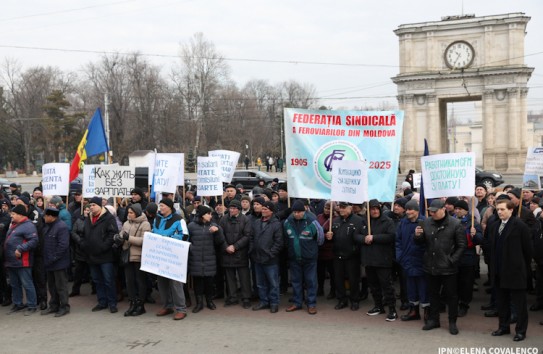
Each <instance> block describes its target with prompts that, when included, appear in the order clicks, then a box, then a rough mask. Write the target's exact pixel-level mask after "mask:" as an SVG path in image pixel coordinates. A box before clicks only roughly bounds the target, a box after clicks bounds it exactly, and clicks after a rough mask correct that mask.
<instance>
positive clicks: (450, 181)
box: [420, 152, 475, 199]
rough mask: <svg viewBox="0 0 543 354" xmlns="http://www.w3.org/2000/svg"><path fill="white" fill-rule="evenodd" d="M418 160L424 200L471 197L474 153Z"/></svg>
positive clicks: (431, 156) (473, 181) (473, 179)
mask: <svg viewBox="0 0 543 354" xmlns="http://www.w3.org/2000/svg"><path fill="white" fill-rule="evenodd" d="M420 160H421V167H422V179H423V184H424V195H425V197H426V198H429V199H431V198H440V197H456V196H460V195H473V190H474V188H475V153H473V152H467V153H456V154H439V155H428V156H423V157H422V158H421V159H420Z"/></svg>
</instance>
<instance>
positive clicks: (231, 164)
mask: <svg viewBox="0 0 543 354" xmlns="http://www.w3.org/2000/svg"><path fill="white" fill-rule="evenodd" d="M208 155H209V156H210V157H218V158H220V161H221V178H222V182H225V183H230V182H231V181H232V177H234V171H235V170H236V165H237V164H238V161H239V155H240V153H239V152H235V151H229V150H214V151H209V152H208Z"/></svg>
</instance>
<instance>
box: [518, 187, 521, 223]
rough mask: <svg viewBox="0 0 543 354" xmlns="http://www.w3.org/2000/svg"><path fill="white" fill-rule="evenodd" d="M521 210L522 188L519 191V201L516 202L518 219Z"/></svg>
mask: <svg viewBox="0 0 543 354" xmlns="http://www.w3.org/2000/svg"><path fill="white" fill-rule="evenodd" d="M521 210H522V188H521V189H520V199H519V201H518V217H520V211H521Z"/></svg>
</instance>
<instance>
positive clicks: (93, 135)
mask: <svg viewBox="0 0 543 354" xmlns="http://www.w3.org/2000/svg"><path fill="white" fill-rule="evenodd" d="M107 151H109V148H108V145H107V139H106V132H105V130H104V124H103V123H102V113H101V112H100V108H97V109H96V111H95V112H94V115H93V116H92V119H91V121H90V123H89V127H88V128H87V130H86V131H85V134H83V139H81V142H80V143H79V146H78V147H77V151H76V152H75V156H74V159H73V161H72V164H71V166H70V182H71V181H73V180H74V179H75V178H76V177H77V175H78V174H79V169H80V168H81V163H82V162H83V161H85V160H86V159H87V157H90V156H94V155H98V154H101V153H104V152H107Z"/></svg>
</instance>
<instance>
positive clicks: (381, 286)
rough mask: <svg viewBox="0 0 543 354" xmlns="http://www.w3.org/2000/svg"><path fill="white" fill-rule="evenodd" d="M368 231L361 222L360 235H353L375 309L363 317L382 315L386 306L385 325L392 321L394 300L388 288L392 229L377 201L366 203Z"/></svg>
mask: <svg viewBox="0 0 543 354" xmlns="http://www.w3.org/2000/svg"><path fill="white" fill-rule="evenodd" d="M369 207H370V227H369V228H368V225H367V222H366V220H364V229H363V231H362V234H358V235H355V239H356V241H357V242H358V243H360V244H361V245H362V246H361V250H362V257H361V259H362V265H363V266H366V276H367V277H368V284H369V287H370V290H371V295H372V297H373V301H374V304H375V306H374V307H373V308H372V309H371V310H369V311H368V312H367V313H366V314H367V315H368V316H375V315H379V314H383V313H385V309H384V307H383V305H386V306H388V316H387V318H386V320H387V321H395V320H396V318H397V317H398V315H397V313H396V296H395V294H394V286H393V285H392V262H393V261H394V245H395V236H396V228H395V226H394V222H393V221H392V219H390V218H389V217H387V216H385V215H383V213H382V210H381V204H380V203H379V201H378V200H377V199H372V200H370V201H369Z"/></svg>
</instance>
